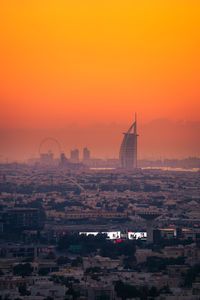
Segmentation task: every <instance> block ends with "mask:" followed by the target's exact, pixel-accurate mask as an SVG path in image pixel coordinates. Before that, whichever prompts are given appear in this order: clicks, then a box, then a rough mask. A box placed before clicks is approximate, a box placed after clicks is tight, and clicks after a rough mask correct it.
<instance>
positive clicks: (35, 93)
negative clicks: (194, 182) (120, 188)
mask: <svg viewBox="0 0 200 300" xmlns="http://www.w3.org/2000/svg"><path fill="white" fill-rule="evenodd" d="M199 12H200V2H197V1H195V0H191V1H180V0H175V1H172V0H169V1H162V2H160V1H157V0H156V1H153V0H144V1H138V2H137V1H130V0H125V1H123V2H122V1H120V0H117V1H114V0H110V1H99V0H97V1H95V2H94V1H91V0H84V1H80V0H77V1H63V0H58V1H55V0H48V1H47V0H44V1H42V3H41V1H39V0H30V1H28V2H27V1H25V0H20V1H17V0H10V1H1V3H0V27H1V35H0V42H1V48H0V64H1V69H0V81H1V87H0V104H1V109H0V140H1V148H0V155H3V156H4V157H10V158H11V159H18V158H19V159H22V157H23V155H24V157H26V158H27V156H28V155H29V156H32V155H34V153H35V152H36V150H34V149H35V148H37V146H36V145H38V143H39V142H40V141H41V140H42V139H43V138H45V137H46V136H53V137H55V138H58V139H59V140H60V142H61V143H62V144H63V148H64V150H65V151H67V152H68V151H69V150H70V149H71V148H75V147H78V148H80V147H84V146H88V147H90V149H91V150H92V153H93V155H94V156H97V157H98V156H102V157H106V156H109V157H112V156H114V157H117V153H118V151H119V147H120V136H121V132H123V131H124V130H126V128H127V126H128V124H129V122H130V120H131V118H132V114H133V113H134V111H137V113H138V127H139V129H140V133H141V136H140V138H139V141H138V142H139V157H167V156H168V157H184V156H199V155H200V154H199V153H200V143H199V132H200V130H199V128H200V126H199V124H200V101H199V99H200V89H199V86H200V74H199V73H200V72H199V70H200V56H199V52H200V36H199V34H198V33H199V32H200V19H199ZM166 119H167V120H168V121H162V120H166ZM155 120H160V121H155ZM155 122H157V123H158V127H159V128H156V127H155V128H154V125H153V124H154V123H155ZM163 122H164V123H163ZM167 122H169V124H168V125H167ZM98 124H101V125H98ZM112 124H115V125H112ZM155 126H156V125H155ZM99 127H101V128H99ZM147 127H149V128H147ZM167 127H169V128H167ZM143 128H144V130H143ZM161 129H162V130H161ZM70 130H71V132H70ZM153 131H154V134H153ZM95 132H96V134H95ZM155 132H156V133H155ZM36 133H37V134H36ZM155 134H156V136H155ZM170 134H171V136H170ZM163 135H166V140H164V137H163ZM84 139H85V140H84ZM27 141H29V142H28V143H29V144H30V145H26V142H27ZM78 141H79V142H78ZM20 146H21V152H20ZM14 152H16V153H14Z"/></svg>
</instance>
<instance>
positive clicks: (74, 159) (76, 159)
mask: <svg viewBox="0 0 200 300" xmlns="http://www.w3.org/2000/svg"><path fill="white" fill-rule="evenodd" d="M70 160H71V161H72V162H74V163H78V162H79V150H78V149H74V150H71V152H70Z"/></svg>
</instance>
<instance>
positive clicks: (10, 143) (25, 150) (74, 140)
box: [0, 118, 200, 162]
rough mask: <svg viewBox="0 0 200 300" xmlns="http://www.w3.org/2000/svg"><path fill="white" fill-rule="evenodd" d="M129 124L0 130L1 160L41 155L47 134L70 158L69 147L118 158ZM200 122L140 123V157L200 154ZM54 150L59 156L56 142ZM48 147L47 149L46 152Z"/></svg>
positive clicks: (23, 158)
mask: <svg viewBox="0 0 200 300" xmlns="http://www.w3.org/2000/svg"><path fill="white" fill-rule="evenodd" d="M131 121H132V120H129V122H127V124H117V123H114V122H112V123H110V124H103V123H101V124H100V123H96V124H91V125H87V126H86V125H85V126H80V125H78V124H69V125H68V127H66V128H62V129H28V128H26V129H15V130H13V129H0V139H1V143H2V146H1V150H0V155H1V157H0V160H1V161H4V162H5V161H6V160H7V159H8V160H11V161H13V160H20V161H24V160H26V159H28V158H30V157H39V153H38V150H39V145H40V142H41V141H42V140H43V139H44V138H46V137H52V138H56V139H57V140H58V141H59V143H60V145H61V150H62V151H63V152H65V153H66V155H67V157H69V154H70V150H71V149H75V148H78V149H79V150H80V157H81V156H82V150H83V148H84V147H88V148H89V149H90V150H91V156H92V157H93V158H118V154H119V148H120V144H121V141H122V137H123V135H122V133H123V132H125V131H127V130H128V127H129V126H130V125H131ZM199 132H200V122H186V121H178V122H175V121H170V120H167V119H156V120H152V121H151V122H148V123H145V124H143V123H141V122H140V118H139V122H138V133H139V139H138V159H153V160H155V159H165V158H178V159H182V158H185V157H189V156H195V157H199V156H200V151H199V149H200V140H199ZM48 146H50V148H51V147H53V148H52V149H51V150H52V151H54V152H55V156H58V151H57V149H56V145H45V146H44V147H48ZM46 150H47V149H44V151H46Z"/></svg>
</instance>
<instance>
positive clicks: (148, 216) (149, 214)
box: [138, 211, 160, 243]
mask: <svg viewBox="0 0 200 300" xmlns="http://www.w3.org/2000/svg"><path fill="white" fill-rule="evenodd" d="M138 216H140V217H141V218H142V219H144V220H145V222H146V227H147V242H148V243H153V223H154V220H155V219H157V218H158V217H159V216H160V213H159V212H155V211H142V212H140V213H138Z"/></svg>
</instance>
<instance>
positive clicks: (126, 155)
mask: <svg viewBox="0 0 200 300" xmlns="http://www.w3.org/2000/svg"><path fill="white" fill-rule="evenodd" d="M137 137H138V134H137V120H136V114H135V122H134V123H133V124H132V125H131V127H130V128H129V130H128V131H127V132H126V133H124V138H123V141H122V144H121V147H120V152H119V159H120V163H121V167H122V168H124V169H128V170H132V169H135V168H137Z"/></svg>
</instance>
